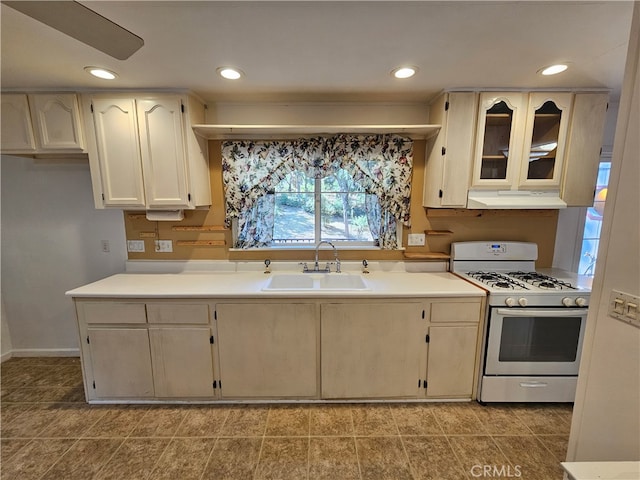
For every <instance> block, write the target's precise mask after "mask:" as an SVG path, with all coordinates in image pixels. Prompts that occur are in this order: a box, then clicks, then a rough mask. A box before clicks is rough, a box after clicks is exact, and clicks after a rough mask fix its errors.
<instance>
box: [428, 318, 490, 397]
mask: <svg viewBox="0 0 640 480" xmlns="http://www.w3.org/2000/svg"><path fill="white" fill-rule="evenodd" d="M477 340H478V327H477V325H470V326H466V325H465V326H433V325H432V326H431V327H430V328H429V355H428V361H427V397H446V398H452V397H470V396H471V395H472V392H473V380H474V374H475V367H476V346H477Z"/></svg>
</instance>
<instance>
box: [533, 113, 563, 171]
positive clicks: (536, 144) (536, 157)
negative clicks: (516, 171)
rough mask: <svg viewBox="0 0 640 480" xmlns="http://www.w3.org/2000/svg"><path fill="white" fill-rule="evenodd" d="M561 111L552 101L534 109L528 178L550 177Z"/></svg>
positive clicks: (554, 158)
mask: <svg viewBox="0 0 640 480" xmlns="http://www.w3.org/2000/svg"><path fill="white" fill-rule="evenodd" d="M561 118H562V111H561V110H560V109H559V108H558V107H557V106H556V104H555V103H553V102H552V101H548V102H545V103H544V105H542V106H541V107H540V108H539V109H538V110H536V113H535V116H534V120H533V137H532V138H531V151H530V152H529V170H528V173H527V178H528V179H552V178H553V170H554V168H555V163H556V154H557V151H556V150H557V147H558V136H559V134H560V120H561Z"/></svg>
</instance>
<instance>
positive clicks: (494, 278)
mask: <svg viewBox="0 0 640 480" xmlns="http://www.w3.org/2000/svg"><path fill="white" fill-rule="evenodd" d="M467 275H469V276H470V277H471V278H474V279H476V280H478V281H480V282H482V283H484V284H485V285H488V286H490V287H493V288H502V289H507V288H510V289H512V290H515V289H516V288H521V289H524V290H528V288H527V287H526V285H525V284H524V283H522V282H519V281H516V280H514V279H513V278H509V277H507V276H506V275H503V274H501V273H497V272H484V271H478V272H467Z"/></svg>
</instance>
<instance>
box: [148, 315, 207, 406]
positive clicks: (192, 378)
mask: <svg viewBox="0 0 640 480" xmlns="http://www.w3.org/2000/svg"><path fill="white" fill-rule="evenodd" d="M211 338H212V337H211V331H210V329H209V327H151V328H150V329H149V339H150V341H151V358H152V360H153V361H152V363H153V378H154V382H155V395H156V397H213V396H214V389H213V380H214V378H213V362H212V353H211V350H212V345H211V342H210V339H211Z"/></svg>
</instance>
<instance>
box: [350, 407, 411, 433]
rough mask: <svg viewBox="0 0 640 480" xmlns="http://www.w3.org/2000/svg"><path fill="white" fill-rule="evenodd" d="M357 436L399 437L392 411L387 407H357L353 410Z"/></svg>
mask: <svg viewBox="0 0 640 480" xmlns="http://www.w3.org/2000/svg"><path fill="white" fill-rule="evenodd" d="M351 415H352V416H353V427H354V429H355V434H356V435H358V436H364V435H375V436H381V435H398V434H399V433H398V427H397V426H396V424H395V422H394V420H393V416H392V415H391V411H390V410H389V407H388V406H387V405H368V406H367V405H365V406H356V407H354V408H352V409H351Z"/></svg>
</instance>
